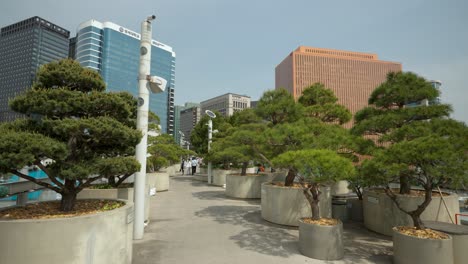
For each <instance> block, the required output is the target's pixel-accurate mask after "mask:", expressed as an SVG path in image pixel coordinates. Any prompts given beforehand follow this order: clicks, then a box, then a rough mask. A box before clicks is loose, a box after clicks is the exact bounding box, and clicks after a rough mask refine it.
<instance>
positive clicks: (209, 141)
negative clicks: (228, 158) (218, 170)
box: [205, 110, 216, 184]
mask: <svg viewBox="0 0 468 264" xmlns="http://www.w3.org/2000/svg"><path fill="white" fill-rule="evenodd" d="M205 114H207V115H208V116H209V117H210V119H209V120H208V153H209V152H210V148H211V136H212V133H213V121H212V120H211V119H213V118H216V115H215V113H213V112H211V111H210V110H206V111H205ZM211 177H212V171H211V161H208V184H211V182H212V180H211Z"/></svg>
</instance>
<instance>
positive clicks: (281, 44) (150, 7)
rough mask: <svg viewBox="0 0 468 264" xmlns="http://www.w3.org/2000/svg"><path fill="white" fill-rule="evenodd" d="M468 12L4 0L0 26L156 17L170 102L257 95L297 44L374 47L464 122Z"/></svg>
mask: <svg viewBox="0 0 468 264" xmlns="http://www.w3.org/2000/svg"><path fill="white" fill-rule="evenodd" d="M467 11H468V1H467V0H445V1H444V0H410V1H404V0H392V1H384V0H354V1H351V0H322V1H317V0H289V1H272V0H249V1H247V0H236V1H232V0H231V1H228V0H197V1H195V0H159V1H144V0H133V1H130V0H121V1H110V0H93V1H90V0H74V1H70V0H62V1H60V0H41V1H37V0H14V1H13V0H9V1H2V2H1V3H0V26H1V27H3V26H6V25H9V24H12V23H14V22H17V21H19V20H22V19H25V18H28V17H31V16H34V15H38V16H40V17H43V18H44V19H47V20H50V21H51V22H53V23H56V24H58V25H60V26H63V27H65V28H66V29H68V30H70V31H71V32H72V34H73V35H74V34H75V31H76V28H77V26H78V24H79V23H81V22H83V21H86V20H88V19H91V18H94V19H96V20H99V21H111V22H114V23H117V24H119V25H122V26H125V27H127V28H130V29H132V30H135V31H137V32H139V31H140V22H141V21H142V20H143V19H144V18H145V17H146V16H147V15H150V14H155V15H156V16H157V17H158V18H157V21H156V23H155V26H154V28H153V37H154V38H155V39H157V40H159V41H161V42H163V43H165V44H168V45H170V46H172V47H173V48H174V51H175V52H176V53H177V59H176V104H183V103H184V102H187V101H191V102H200V101H203V100H206V99H208V98H210V97H213V96H217V95H221V94H224V93H227V92H233V93H239V94H245V95H249V96H251V97H252V99H253V100H256V99H258V98H259V97H260V96H261V94H262V93H263V92H264V91H265V90H268V89H272V88H274V69H275V67H276V65H277V64H278V63H280V62H281V60H282V59H283V58H284V57H286V56H287V55H288V54H289V53H290V52H291V51H292V50H294V49H296V48H297V47H298V46H299V45H306V46H315V47H323V48H333V49H344V50H351V51H363V52H374V53H377V54H378V55H379V57H380V59H383V60H390V61H397V62H401V63H402V64H403V69H404V70H405V71H413V72H416V73H418V74H420V75H422V76H424V77H425V78H427V79H437V80H441V81H442V83H443V89H442V91H443V94H442V100H443V101H444V102H447V103H451V104H452V105H453V106H454V109H455V112H454V114H453V117H455V118H456V119H459V120H462V121H465V122H466V123H468V106H467V104H468V103H467V102H466V101H467V100H468V96H467V95H468V93H467V89H466V86H467V83H468V30H467V27H468V15H467Z"/></svg>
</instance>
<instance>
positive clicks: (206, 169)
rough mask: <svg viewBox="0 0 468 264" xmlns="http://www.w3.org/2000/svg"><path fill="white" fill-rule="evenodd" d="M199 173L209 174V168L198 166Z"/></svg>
mask: <svg viewBox="0 0 468 264" xmlns="http://www.w3.org/2000/svg"><path fill="white" fill-rule="evenodd" d="M197 169H198V173H200V174H208V168H207V167H198V168H197Z"/></svg>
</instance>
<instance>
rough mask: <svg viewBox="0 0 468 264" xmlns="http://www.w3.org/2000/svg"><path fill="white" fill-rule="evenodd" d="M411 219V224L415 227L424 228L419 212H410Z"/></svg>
mask: <svg viewBox="0 0 468 264" xmlns="http://www.w3.org/2000/svg"><path fill="white" fill-rule="evenodd" d="M410 216H411V219H412V220H413V225H414V227H416V229H424V228H426V227H425V226H424V224H423V222H422V220H421V217H420V216H421V214H413V213H411V214H410Z"/></svg>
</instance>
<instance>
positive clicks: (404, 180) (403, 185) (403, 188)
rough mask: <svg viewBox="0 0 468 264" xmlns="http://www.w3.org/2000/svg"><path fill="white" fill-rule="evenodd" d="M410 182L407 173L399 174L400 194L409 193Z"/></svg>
mask: <svg viewBox="0 0 468 264" xmlns="http://www.w3.org/2000/svg"><path fill="white" fill-rule="evenodd" d="M410 192H411V184H410V183H409V180H408V176H407V175H401V176H400V194H410Z"/></svg>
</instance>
